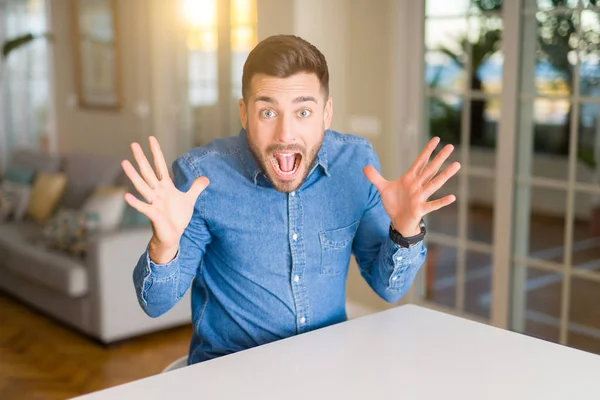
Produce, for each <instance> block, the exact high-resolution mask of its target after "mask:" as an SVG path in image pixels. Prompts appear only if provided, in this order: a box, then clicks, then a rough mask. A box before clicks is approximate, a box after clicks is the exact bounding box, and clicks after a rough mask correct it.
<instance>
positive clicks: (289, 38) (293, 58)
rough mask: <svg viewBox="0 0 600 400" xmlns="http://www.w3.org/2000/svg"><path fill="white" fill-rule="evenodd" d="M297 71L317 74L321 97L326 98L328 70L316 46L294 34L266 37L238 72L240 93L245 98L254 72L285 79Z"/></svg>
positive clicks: (327, 93) (327, 95) (323, 57)
mask: <svg viewBox="0 0 600 400" xmlns="http://www.w3.org/2000/svg"><path fill="white" fill-rule="evenodd" d="M299 72H307V73H314V74H315V75H317V78H318V79H319V82H320V83H321V89H322V90H323V93H324V94H325V97H329V70H328V69H327V61H326V60H325V56H324V55H323V54H322V53H321V52H320V51H319V49H317V48H316V47H315V46H313V45H312V44H310V43H309V42H307V41H306V40H304V39H302V38H300V37H298V36H294V35H276V36H270V37H268V38H266V39H264V40H263V41H261V42H260V43H259V44H258V45H256V47H255V48H254V49H252V51H251V52H250V54H249V55H248V59H247V60H246V63H245V64H244V72H243V74H242V96H243V97H244V99H246V98H247V95H248V90H249V89H250V82H251V81H252V77H253V76H254V75H256V74H265V75H268V76H274V77H278V78H287V77H289V76H292V75H295V74H297V73H299Z"/></svg>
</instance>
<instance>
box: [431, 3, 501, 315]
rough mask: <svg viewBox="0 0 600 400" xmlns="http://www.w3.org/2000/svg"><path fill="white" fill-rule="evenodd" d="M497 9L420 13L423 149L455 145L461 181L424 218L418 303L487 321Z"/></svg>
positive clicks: (445, 8)
mask: <svg viewBox="0 0 600 400" xmlns="http://www.w3.org/2000/svg"><path fill="white" fill-rule="evenodd" d="M501 11H502V7H501V3H499V2H486V1H470V0H453V1H447V0H429V1H427V2H426V7H425V25H424V35H425V40H424V43H425V48H424V66H423V68H424V81H425V90H424V102H425V106H424V114H425V120H426V121H425V123H424V125H425V126H424V131H426V132H427V135H426V136H425V138H424V140H423V144H424V143H425V142H426V141H427V140H429V138H431V137H434V136H439V137H440V138H441V142H442V144H441V145H440V146H439V148H440V149H441V148H442V147H443V145H445V144H453V145H454V146H455V151H454V153H453V156H452V157H451V160H449V161H448V164H449V163H451V162H453V161H459V162H460V163H461V165H462V168H461V170H460V172H459V174H458V175H457V176H456V177H454V178H453V179H452V180H451V181H449V182H448V183H447V184H446V186H445V187H444V191H443V193H439V195H440V197H441V196H442V195H445V194H447V193H454V194H456V196H457V201H456V202H455V203H454V204H453V205H451V206H449V207H446V208H444V209H441V210H439V211H437V212H435V213H433V214H431V215H430V216H429V217H428V218H427V225H428V235H427V241H428V251H429V255H428V258H427V261H426V264H425V266H424V271H423V279H422V280H421V282H420V283H421V288H420V289H421V290H420V291H421V299H422V300H423V301H425V302H427V303H430V304H431V305H434V306H435V307H436V308H442V309H445V310H449V311H452V312H456V313H459V314H463V315H468V316H471V317H474V318H476V319H483V320H485V321H489V320H490V318H491V314H490V310H491V282H492V259H493V245H494V239H493V232H494V225H495V222H494V219H495V218H494V209H495V204H496V200H495V192H496V190H497V185H496V182H495V175H496V172H495V170H496V167H495V159H496V153H497V150H496V138H497V130H498V121H499V119H500V117H501V107H500V90H501V87H502V70H503V56H502V51H501V37H502V31H503V23H502V15H501Z"/></svg>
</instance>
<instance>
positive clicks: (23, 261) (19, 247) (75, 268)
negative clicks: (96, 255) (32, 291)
mask: <svg viewBox="0 0 600 400" xmlns="http://www.w3.org/2000/svg"><path fill="white" fill-rule="evenodd" d="M41 234H42V233H41V228H40V227H39V226H38V225H37V224H35V223H33V222H11V223H8V224H3V225H0V259H1V260H2V262H1V266H2V267H4V268H6V269H8V270H10V271H11V272H12V273H13V274H15V275H19V276H21V277H23V278H25V279H28V280H30V281H32V282H37V283H39V284H41V285H44V286H46V287H48V288H51V289H54V290H56V291H59V292H62V293H63V294H65V295H68V296H71V297H79V296H83V295H85V294H86V293H87V290H88V277H87V269H86V268H85V265H84V264H83V261H82V260H80V259H77V258H73V257H69V256H68V255H66V254H64V253H61V252H60V251H57V250H49V249H47V248H45V247H43V246H40V245H38V244H36V241H37V240H38V239H39V238H40V237H41Z"/></svg>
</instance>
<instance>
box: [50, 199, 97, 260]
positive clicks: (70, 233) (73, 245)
mask: <svg viewBox="0 0 600 400" xmlns="http://www.w3.org/2000/svg"><path fill="white" fill-rule="evenodd" d="M96 220H97V216H96V215H93V214H89V213H86V212H84V211H80V210H69V209H60V210H58V212H57V213H56V215H54V217H52V219H50V220H49V221H48V222H47V223H46V224H45V225H44V228H43V238H42V241H43V244H44V245H45V246H46V247H48V248H51V249H57V250H60V251H64V252H67V254H68V255H70V256H76V257H83V256H85V253H86V250H87V238H88V234H91V233H93V232H90V231H91V229H90V228H92V229H93V226H94V225H97V221H96Z"/></svg>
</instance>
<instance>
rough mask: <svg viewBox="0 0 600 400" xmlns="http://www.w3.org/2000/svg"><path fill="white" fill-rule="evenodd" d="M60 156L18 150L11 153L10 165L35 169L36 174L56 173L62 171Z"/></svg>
mask: <svg viewBox="0 0 600 400" xmlns="http://www.w3.org/2000/svg"><path fill="white" fill-rule="evenodd" d="M61 164H62V159H61V157H60V156H55V155H50V154H44V153H40V152H37V151H32V150H25V149H17V150H14V151H13V152H12V153H11V159H10V165H13V166H18V167H22V168H29V169H33V170H34V171H35V172H47V173H55V172H58V171H60V167H61Z"/></svg>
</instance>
